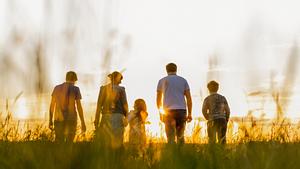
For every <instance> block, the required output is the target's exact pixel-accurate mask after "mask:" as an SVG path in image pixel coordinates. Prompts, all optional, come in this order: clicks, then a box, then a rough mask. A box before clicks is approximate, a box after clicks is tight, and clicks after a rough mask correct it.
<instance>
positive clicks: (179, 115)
mask: <svg viewBox="0 0 300 169" xmlns="http://www.w3.org/2000/svg"><path fill="white" fill-rule="evenodd" d="M185 124H186V110H185V109H175V110H168V111H166V115H165V129H166V134H167V138H168V142H169V143H173V142H175V136H176V137H177V142H181V143H184V130H185Z"/></svg>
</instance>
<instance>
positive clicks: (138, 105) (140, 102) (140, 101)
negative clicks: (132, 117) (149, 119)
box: [134, 99, 147, 112]
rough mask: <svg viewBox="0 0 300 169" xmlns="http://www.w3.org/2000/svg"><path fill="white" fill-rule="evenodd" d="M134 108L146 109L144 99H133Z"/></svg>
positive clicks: (138, 109)
mask: <svg viewBox="0 0 300 169" xmlns="http://www.w3.org/2000/svg"><path fill="white" fill-rule="evenodd" d="M134 109H135V110H137V111H145V112H146V111H147V105H146V102H145V100H143V99H136V100H135V101H134Z"/></svg>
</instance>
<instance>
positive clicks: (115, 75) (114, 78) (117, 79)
mask: <svg viewBox="0 0 300 169" xmlns="http://www.w3.org/2000/svg"><path fill="white" fill-rule="evenodd" d="M108 77H109V78H110V80H111V82H112V83H113V84H120V83H121V80H122V79H123V76H122V74H121V73H120V72H118V71H114V72H112V73H111V74H109V75H108Z"/></svg>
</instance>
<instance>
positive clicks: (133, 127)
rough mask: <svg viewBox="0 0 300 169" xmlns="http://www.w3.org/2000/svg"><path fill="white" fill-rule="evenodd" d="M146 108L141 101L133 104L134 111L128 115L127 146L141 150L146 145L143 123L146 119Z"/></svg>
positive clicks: (144, 103)
mask: <svg viewBox="0 0 300 169" xmlns="http://www.w3.org/2000/svg"><path fill="white" fill-rule="evenodd" d="M147 116H148V113H147V106H146V102H145V101H144V100H143V99H137V100H135V102H134V110H131V111H130V112H129V114H128V123H129V144H131V145H133V146H136V148H138V149H140V148H141V149H142V148H143V147H144V146H145V144H146V130H145V123H146V119H147Z"/></svg>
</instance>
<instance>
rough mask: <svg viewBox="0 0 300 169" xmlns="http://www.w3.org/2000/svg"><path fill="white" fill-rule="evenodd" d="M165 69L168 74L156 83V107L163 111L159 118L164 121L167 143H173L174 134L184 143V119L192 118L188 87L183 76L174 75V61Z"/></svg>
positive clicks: (179, 141) (175, 69) (178, 140)
mask: <svg viewBox="0 0 300 169" xmlns="http://www.w3.org/2000/svg"><path fill="white" fill-rule="evenodd" d="M166 71H167V73H168V76H166V77H164V78H162V79H160V80H159V82H158V85H157V96H156V103H157V108H158V109H161V108H163V109H164V112H165V114H164V116H163V117H162V118H161V120H162V121H163V122H164V123H165V130H166V134H167V138H168V143H175V136H176V137H177V142H178V143H184V130H185V125H186V121H187V122H190V121H191V120H192V98H191V93H190V88H189V85H188V83H187V81H186V80H185V79H184V78H182V77H180V76H177V75H176V72H177V66H176V65H175V64H174V63H169V64H167V65H166ZM162 103H163V105H162ZM186 109H187V110H186Z"/></svg>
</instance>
